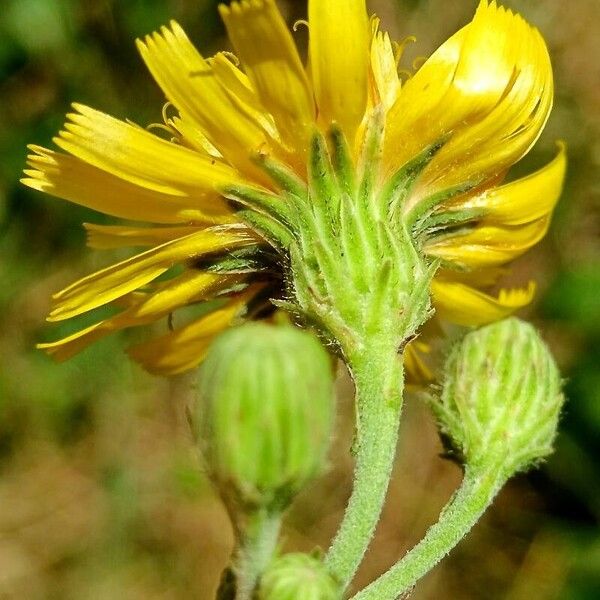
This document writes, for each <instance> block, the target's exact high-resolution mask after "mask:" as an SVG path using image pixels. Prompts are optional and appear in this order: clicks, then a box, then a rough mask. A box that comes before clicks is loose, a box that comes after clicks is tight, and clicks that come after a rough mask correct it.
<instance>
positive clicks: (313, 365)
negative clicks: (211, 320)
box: [194, 323, 333, 509]
mask: <svg viewBox="0 0 600 600" xmlns="http://www.w3.org/2000/svg"><path fill="white" fill-rule="evenodd" d="M200 375H201V377H200V385H199V395H200V398H201V401H200V402H198V403H197V405H196V409H195V411H194V416H195V417H196V418H195V425H196V431H197V434H198V437H199V441H200V443H201V445H202V446H203V450H204V456H205V459H206V462H207V465H208V468H209V470H210V472H211V475H212V476H213V478H214V480H215V481H216V483H217V485H218V486H219V488H220V490H221V492H222V494H223V496H224V498H225V499H226V500H231V501H232V502H234V503H235V504H236V505H241V506H242V507H243V506H246V507H247V508H248V509H254V508H258V507H272V508H274V509H283V508H285V506H286V505H287V504H288V503H289V501H290V500H291V498H292V497H293V496H294V495H295V494H296V493H297V492H298V491H299V490H300V489H301V488H302V487H303V486H304V485H305V484H306V483H307V481H309V480H310V479H311V478H312V477H314V476H316V475H317V474H319V473H320V472H321V471H322V470H323V469H324V467H325V455H326V452H327V449H328V446H329V440H330V437H331V428H332V421H333V373H332V365H331V359H330V357H329V355H328V354H327V352H326V351H325V349H324V348H323V347H322V346H321V344H320V343H319V341H318V340H317V339H316V337H315V336H313V335H312V334H311V333H309V332H307V331H303V330H301V329H299V328H297V327H294V326H291V325H269V324H266V323H248V324H245V325H242V326H240V327H237V328H234V329H230V330H228V331H226V332H225V333H224V334H222V335H221V336H220V337H219V338H218V339H217V340H216V342H215V343H214V344H213V346H212V347H211V348H210V350H209V353H208V356H207V358H206V360H205V361H204V363H203V365H202V367H201V373H200Z"/></svg>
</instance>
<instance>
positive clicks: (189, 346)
mask: <svg viewBox="0 0 600 600" xmlns="http://www.w3.org/2000/svg"><path fill="white" fill-rule="evenodd" d="M248 299H249V296H248V294H247V293H244V294H240V295H239V296H237V297H235V298H234V299H233V300H232V301H230V302H229V304H227V305H226V306H224V307H223V308H220V309H218V310H216V311H214V312H212V313H210V314H209V315H207V316H205V317H202V318H200V319H198V320H196V321H192V322H191V323H189V324H188V325H185V326H184V327H181V328H179V329H176V330H175V331H171V332H169V333H167V334H165V335H161V336H160V337H157V338H154V339H152V340H150V341H148V342H144V343H142V344H138V345H136V346H133V347H131V348H129V349H128V351H127V353H128V354H129V356H131V357H132V358H133V359H134V360H135V361H137V362H139V363H140V364H141V365H142V366H143V367H144V368H145V369H146V370H147V371H149V372H150V373H154V374H155V375H176V374H178V373H182V372H184V371H189V370H190V369H193V368H195V367H197V366H198V365H199V364H200V363H201V362H202V360H203V359H204V357H205V355H206V351H207V349H208V347H209V345H210V343H211V342H212V341H213V339H214V338H215V337H216V336H217V335H218V334H219V333H221V331H223V330H225V329H227V328H228V327H230V326H231V325H233V324H234V322H235V320H236V318H237V317H239V316H240V314H241V313H242V312H243V310H244V307H245V304H246V302H247V301H248Z"/></svg>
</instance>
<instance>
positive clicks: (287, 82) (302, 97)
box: [219, 0, 315, 152]
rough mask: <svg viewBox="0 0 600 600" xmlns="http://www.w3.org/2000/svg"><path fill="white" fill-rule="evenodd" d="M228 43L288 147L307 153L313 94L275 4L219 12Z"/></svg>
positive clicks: (265, 0) (239, 5)
mask: <svg viewBox="0 0 600 600" xmlns="http://www.w3.org/2000/svg"><path fill="white" fill-rule="evenodd" d="M219 10H220V13H221V16H222V17H223V21H224V22H225V26H226V28H227V33H228V34H229V39H230V40H231V43H232V44H233V47H234V49H235V51H236V53H237V56H238V57H239V59H240V60H241V61H242V65H243V66H244V69H245V71H246V73H247V75H248V77H249V78H250V80H251V81H252V83H253V85H254V89H256V92H257V94H258V97H259V98H260V100H261V102H262V105H263V106H264V107H265V108H266V110H267V111H268V112H270V113H271V114H272V115H273V117H274V119H275V124H276V125H277V129H278V130H279V132H280V134H281V136H282V138H283V140H284V142H285V143H286V145H288V146H291V147H292V148H294V149H295V150H296V151H300V152H305V151H306V145H307V141H308V137H309V135H310V132H311V131H312V125H313V123H314V120H315V106H314V100H313V94H312V90H311V89H310V86H309V82H308V78H307V76H306V73H305V71H304V67H303V66H302V63H301V61H300V56H299V55H298V51H297V49H296V45H295V44H294V40H293V39H292V36H291V34H290V32H289V30H288V28H287V26H286V24H285V21H284V20H283V17H282V16H281V14H280V12H279V10H278V9H277V7H276V6H275V2H274V0H253V1H252V2H248V1H243V2H232V3H231V5H230V6H225V5H223V4H221V5H220V6H219Z"/></svg>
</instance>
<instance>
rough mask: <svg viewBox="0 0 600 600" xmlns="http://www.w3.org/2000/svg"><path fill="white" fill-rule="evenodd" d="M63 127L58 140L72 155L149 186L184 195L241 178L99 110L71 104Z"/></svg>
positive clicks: (212, 159) (127, 179) (208, 189)
mask: <svg viewBox="0 0 600 600" xmlns="http://www.w3.org/2000/svg"><path fill="white" fill-rule="evenodd" d="M73 108H74V109H75V110H76V112H75V113H71V114H69V115H67V116H68V118H69V122H67V123H66V124H65V129H64V130H63V131H61V132H60V133H59V135H58V137H56V138H55V139H54V142H55V143H56V145H57V146H59V147H60V148H62V149H63V150H65V151H67V152H69V153H70V154H72V155H73V156H77V157H78V158H80V159H82V160H84V161H86V162H88V163H89V164H91V165H94V166H95V167H98V168H99V169H102V170H104V171H107V172H109V173H112V174H113V175H116V176H117V177H120V178H121V179H125V180H126V181H130V182H131V183H134V184H136V185H140V186H143V187H146V188H148V189H150V190H154V191H157V192H162V193H165V194H173V195H180V196H185V195H188V194H189V193H190V190H192V189H193V190H198V189H199V190H205V191H207V192H214V191H215V189H216V188H217V187H218V186H223V185H228V184H231V183H233V182H236V181H239V180H240V178H239V176H238V175H237V173H236V171H235V170H234V169H232V168H231V167H229V166H228V165H226V164H224V163H222V162H220V161H217V160H216V159H215V158H214V157H210V156H203V155H202V154H200V153H198V152H192V151H191V150H188V149H187V148H183V147H181V146H177V145H176V144H172V143H171V142H168V141H166V140H163V139H162V138H159V137H158V136H156V135H154V134H152V133H150V132H148V131H146V130H145V129H142V128H141V127H137V126H135V125H130V124H129V123H125V122H123V121H119V120H118V119H115V118H114V117H110V116H109V115H106V114H104V113H102V112H100V111H97V110H94V109H92V108H89V107H87V106H83V105H81V104H73Z"/></svg>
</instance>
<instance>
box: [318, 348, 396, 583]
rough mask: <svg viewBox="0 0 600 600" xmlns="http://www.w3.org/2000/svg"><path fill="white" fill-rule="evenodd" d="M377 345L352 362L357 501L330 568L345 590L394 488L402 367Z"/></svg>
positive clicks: (330, 558)
mask: <svg viewBox="0 0 600 600" xmlns="http://www.w3.org/2000/svg"><path fill="white" fill-rule="evenodd" d="M381 346H382V345H378V344H373V345H372V346H371V347H369V348H368V350H367V351H365V352H364V353H363V354H362V355H360V356H357V357H356V358H354V359H353V360H352V362H351V367H350V368H351V373H352V377H353V379H354V382H355V385H356V403H357V423H356V440H355V445H354V453H355V458H356V466H355V471H354V484H353V490H352V495H351V496H350V500H349V502H348V506H347V508H346V512H345V514H344V518H343V520H342V523H341V525H340V528H339V530H338V532H337V534H336V536H335V538H334V540H333V542H332V544H331V547H330V548H329V551H328V553H327V556H326V561H325V562H326V564H327V566H328V567H329V570H330V572H331V573H332V574H333V575H334V577H335V578H336V579H337V580H338V581H339V582H341V583H342V586H343V587H344V588H345V587H347V586H348V584H349V583H350V581H351V580H352V578H353V576H354V574H355V573H356V570H357V569H358V567H359V565H360V562H361V560H362V558H363V556H364V553H365V551H366V550H367V547H368V545H369V542H370V541H371V539H372V537H373V533H374V531H375V528H376V526H377V522H378V521H379V517H380V515H381V510H382V507H383V504H384V501H385V496H386V492H387V488H388V485H389V481H390V477H391V473H392V467H393V463H394V457H395V454H396V444H397V440H398V426H399V422H400V415H401V410H402V388H403V378H404V374H403V367H402V359H401V357H400V356H398V354H397V351H396V350H395V349H393V348H392V349H391V350H390V349H389V348H388V349H387V351H386V350H385V348H382V347H381Z"/></svg>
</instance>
